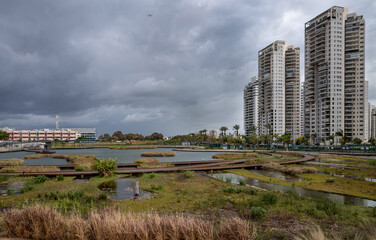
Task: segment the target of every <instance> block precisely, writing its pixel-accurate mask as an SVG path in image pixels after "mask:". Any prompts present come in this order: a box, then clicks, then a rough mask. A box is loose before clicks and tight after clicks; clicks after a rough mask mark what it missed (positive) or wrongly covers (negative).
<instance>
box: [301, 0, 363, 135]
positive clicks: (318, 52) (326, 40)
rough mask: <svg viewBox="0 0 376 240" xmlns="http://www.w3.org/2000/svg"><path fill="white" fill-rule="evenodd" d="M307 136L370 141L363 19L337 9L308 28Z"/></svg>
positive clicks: (306, 33) (345, 10) (343, 9)
mask: <svg viewBox="0 0 376 240" xmlns="http://www.w3.org/2000/svg"><path fill="white" fill-rule="evenodd" d="M304 88H305V90H304V91H305V94H304V133H305V134H309V135H312V134H317V137H316V139H317V141H320V139H321V138H325V139H327V140H328V139H329V136H330V135H335V133H336V132H338V131H341V130H342V131H344V134H345V136H346V137H347V138H351V137H352V138H356V137H358V138H360V139H362V140H366V139H367V137H368V136H367V130H366V128H367V126H366V125H367V124H366V121H365V120H366V115H367V114H366V112H367V106H366V105H367V103H368V96H367V94H366V92H367V91H368V89H367V84H366V82H365V80H364V20H363V17H362V16H357V15H356V14H355V13H352V14H348V10H347V9H346V8H343V7H338V6H334V7H332V8H330V9H328V10H326V11H325V12H323V13H321V14H320V15H318V16H316V17H315V18H313V19H312V20H310V21H308V22H307V23H306V24H305V85H304Z"/></svg>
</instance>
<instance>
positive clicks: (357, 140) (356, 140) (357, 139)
mask: <svg viewBox="0 0 376 240" xmlns="http://www.w3.org/2000/svg"><path fill="white" fill-rule="evenodd" d="M353 142H354V144H362V140H361V139H360V138H355V139H354V140H353Z"/></svg>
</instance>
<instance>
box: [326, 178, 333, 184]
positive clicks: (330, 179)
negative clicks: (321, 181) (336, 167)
mask: <svg viewBox="0 0 376 240" xmlns="http://www.w3.org/2000/svg"><path fill="white" fill-rule="evenodd" d="M334 181H335V179H334V178H327V179H325V182H327V183H332V182H334Z"/></svg>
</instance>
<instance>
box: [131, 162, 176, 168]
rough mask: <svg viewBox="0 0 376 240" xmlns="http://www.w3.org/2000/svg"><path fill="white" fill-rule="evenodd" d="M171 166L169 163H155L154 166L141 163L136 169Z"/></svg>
mask: <svg viewBox="0 0 376 240" xmlns="http://www.w3.org/2000/svg"><path fill="white" fill-rule="evenodd" d="M172 166H173V164H171V163H156V164H147V163H141V164H139V165H138V167H137V168H165V167H172Z"/></svg>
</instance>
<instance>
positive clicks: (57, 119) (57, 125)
mask: <svg viewBox="0 0 376 240" xmlns="http://www.w3.org/2000/svg"><path fill="white" fill-rule="evenodd" d="M56 130H59V115H56Z"/></svg>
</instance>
